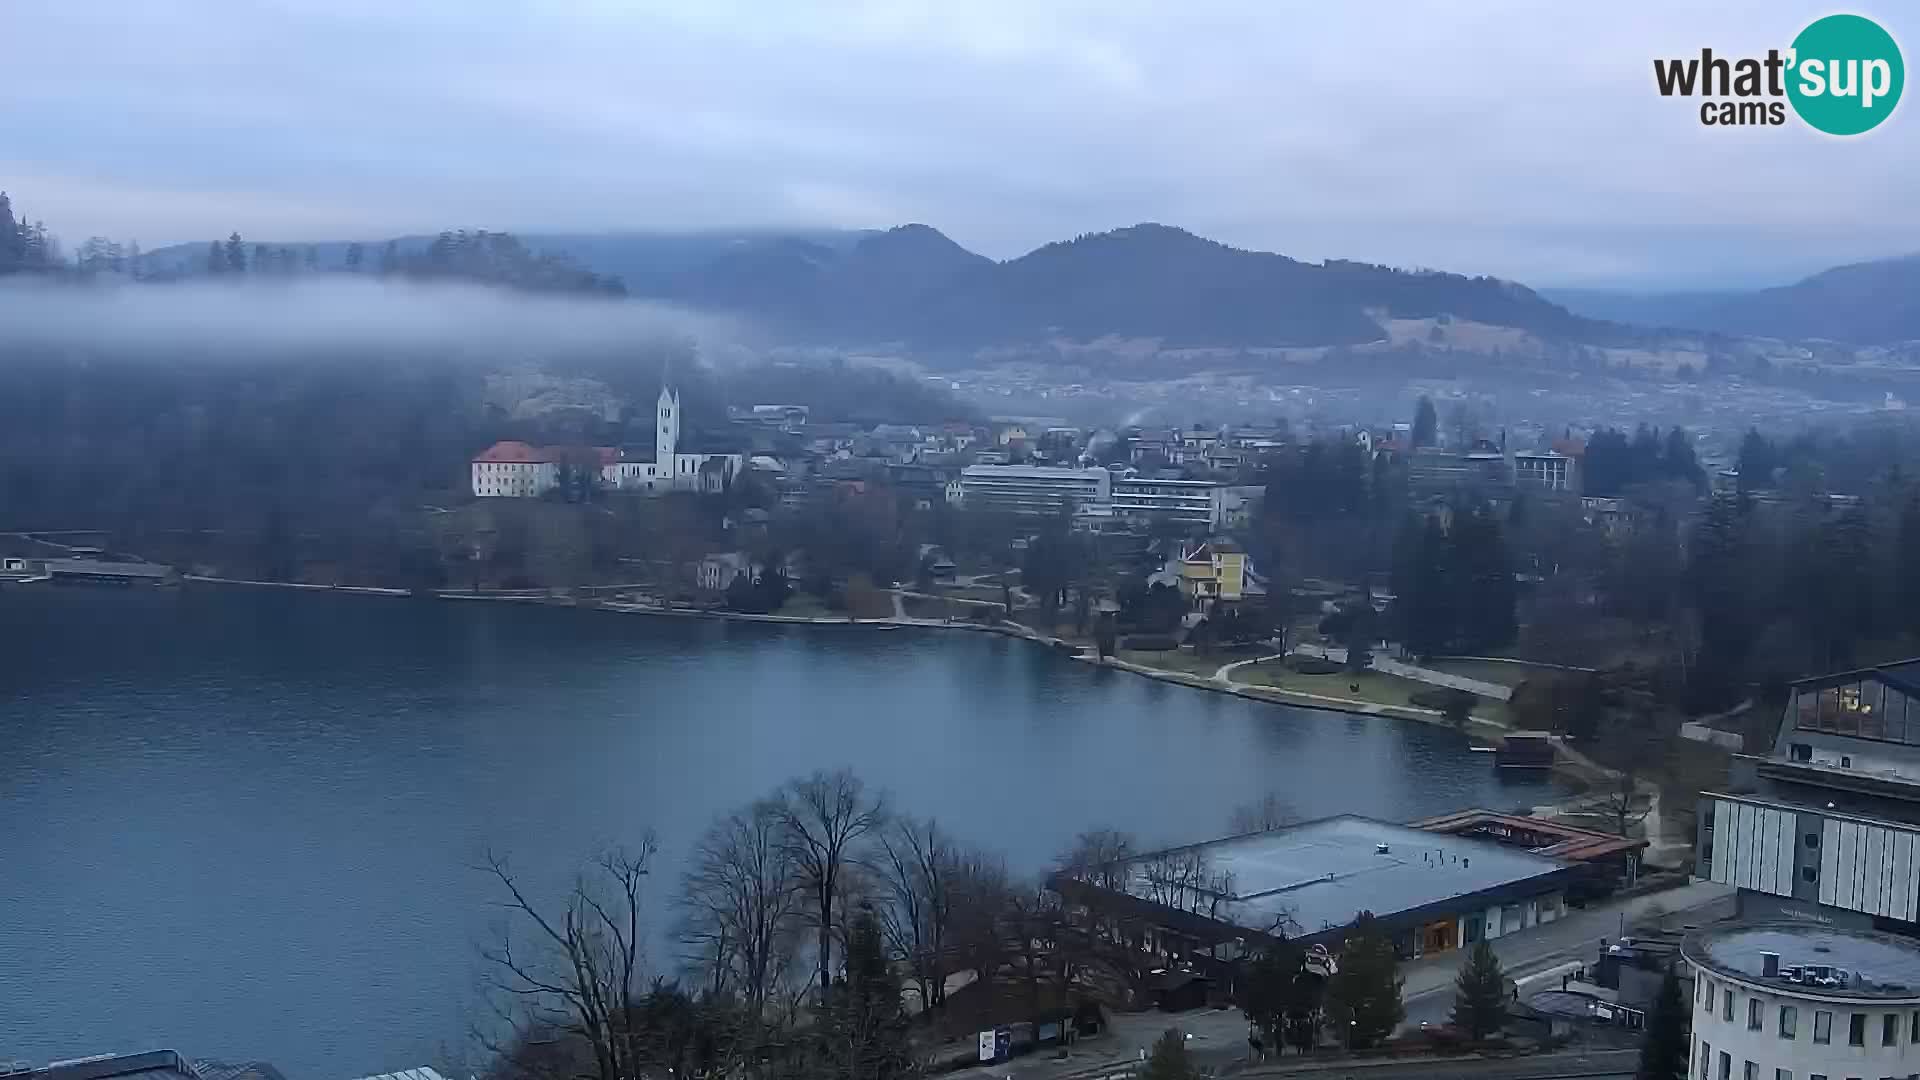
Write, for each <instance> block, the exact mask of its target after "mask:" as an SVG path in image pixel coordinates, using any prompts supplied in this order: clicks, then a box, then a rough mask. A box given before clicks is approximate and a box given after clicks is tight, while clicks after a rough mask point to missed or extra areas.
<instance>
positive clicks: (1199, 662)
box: [1115, 649, 1234, 679]
mask: <svg viewBox="0 0 1920 1080" xmlns="http://www.w3.org/2000/svg"><path fill="white" fill-rule="evenodd" d="M1115 656H1117V657H1118V658H1119V659H1121V660H1125V661H1126V662H1127V663H1129V664H1139V665H1140V666H1141V667H1154V668H1163V669H1165V670H1167V671H1184V672H1186V673H1187V674H1189V675H1197V676H1199V677H1200V678H1202V679H1210V678H1212V677H1213V673H1214V672H1216V671H1218V670H1220V665H1222V664H1227V663H1231V662H1232V661H1233V659H1234V658H1233V657H1231V656H1222V655H1219V654H1214V653H1209V654H1207V655H1205V656H1202V655H1200V654H1199V653H1196V652H1194V651H1193V650H1192V649H1167V650H1165V651H1159V650H1152V651H1144V650H1135V649H1121V650H1120V651H1119V652H1118V653H1116V654H1115Z"/></svg>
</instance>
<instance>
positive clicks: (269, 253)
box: [250, 244, 273, 274]
mask: <svg viewBox="0 0 1920 1080" xmlns="http://www.w3.org/2000/svg"><path fill="white" fill-rule="evenodd" d="M250 265H251V266H252V267H253V272H254V273H256V274H266V273H270V272H272V270H273V249H272V248H270V247H268V246H267V245H265V244H255V245H253V262H252V263H251V264H250Z"/></svg>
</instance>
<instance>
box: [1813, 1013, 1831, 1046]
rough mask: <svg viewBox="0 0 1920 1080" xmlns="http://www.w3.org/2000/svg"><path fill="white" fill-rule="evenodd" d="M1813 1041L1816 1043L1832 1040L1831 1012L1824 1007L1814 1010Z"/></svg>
mask: <svg viewBox="0 0 1920 1080" xmlns="http://www.w3.org/2000/svg"><path fill="white" fill-rule="evenodd" d="M1813 1041H1814V1042H1817V1043H1830V1042H1832V1041H1833V1014H1832V1013H1830V1012H1828V1011H1826V1010H1825V1009H1816V1010H1814V1013H1813Z"/></svg>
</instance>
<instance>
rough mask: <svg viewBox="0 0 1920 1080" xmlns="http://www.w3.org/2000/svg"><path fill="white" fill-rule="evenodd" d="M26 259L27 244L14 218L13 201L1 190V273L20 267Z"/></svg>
mask: <svg viewBox="0 0 1920 1080" xmlns="http://www.w3.org/2000/svg"><path fill="white" fill-rule="evenodd" d="M25 261H26V244H25V242H24V241H23V240H22V238H21V235H20V227H19V225H18V224H17V223H15V221H14V220H13V201H12V200H11V199H9V198H7V193H6V192H4V191H0V274H7V273H12V272H13V271H15V270H18V269H20V267H21V265H22V264H23V263H24V262H25Z"/></svg>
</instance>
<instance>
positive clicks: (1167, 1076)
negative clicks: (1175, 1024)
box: [1140, 1028, 1200, 1080]
mask: <svg viewBox="0 0 1920 1080" xmlns="http://www.w3.org/2000/svg"><path fill="white" fill-rule="evenodd" d="M1199 1075H1200V1072H1199V1070H1198V1069H1195V1068H1194V1067H1193V1062H1192V1061H1190V1060H1188V1058H1187V1037H1186V1035H1184V1034H1182V1033H1181V1031H1180V1029H1179V1028H1168V1029H1167V1030H1166V1032H1165V1033H1164V1034H1162V1035H1161V1036H1160V1037H1159V1038H1158V1039H1156V1040H1154V1043H1153V1053H1151V1054H1149V1055H1148V1056H1147V1067H1146V1068H1144V1069H1142V1070H1140V1080H1194V1078H1195V1077H1197V1076H1199Z"/></svg>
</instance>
